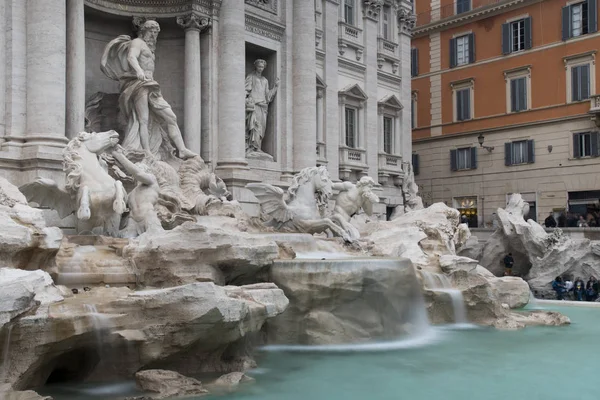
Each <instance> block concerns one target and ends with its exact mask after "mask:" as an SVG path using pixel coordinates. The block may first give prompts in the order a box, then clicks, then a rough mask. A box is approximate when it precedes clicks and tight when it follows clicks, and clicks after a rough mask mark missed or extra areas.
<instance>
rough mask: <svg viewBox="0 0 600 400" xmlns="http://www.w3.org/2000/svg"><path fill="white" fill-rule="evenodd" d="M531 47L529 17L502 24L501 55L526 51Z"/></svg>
mask: <svg viewBox="0 0 600 400" xmlns="http://www.w3.org/2000/svg"><path fill="white" fill-rule="evenodd" d="M531 46H532V37H531V17H527V18H523V19H519V20H517V21H512V22H507V23H505V24H502V53H503V54H510V53H514V52H517V51H522V50H527V49H530V48H531Z"/></svg>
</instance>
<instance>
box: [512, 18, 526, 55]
mask: <svg viewBox="0 0 600 400" xmlns="http://www.w3.org/2000/svg"><path fill="white" fill-rule="evenodd" d="M510 43H511V51H512V52H515V51H521V50H525V20H524V19H522V20H519V21H515V22H511V24H510Z"/></svg>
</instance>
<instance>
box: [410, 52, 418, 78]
mask: <svg viewBox="0 0 600 400" xmlns="http://www.w3.org/2000/svg"><path fill="white" fill-rule="evenodd" d="M417 75H419V49H417V48H414V49H410V76H417Z"/></svg>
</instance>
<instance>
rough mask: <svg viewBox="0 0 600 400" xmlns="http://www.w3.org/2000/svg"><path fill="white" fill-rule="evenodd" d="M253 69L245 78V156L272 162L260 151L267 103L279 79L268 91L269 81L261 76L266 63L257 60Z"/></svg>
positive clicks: (270, 99) (274, 92)
mask: <svg viewBox="0 0 600 400" xmlns="http://www.w3.org/2000/svg"><path fill="white" fill-rule="evenodd" d="M254 67H255V70H254V72H253V73H251V74H249V75H248V76H247V77H246V156H247V157H256V158H266V159H269V160H272V159H273V158H272V157H271V156H270V155H268V154H266V153H264V152H263V151H262V141H263V139H264V137H265V130H266V129H267V113H268V109H269V103H270V102H271V101H272V100H273V98H274V97H275V94H276V93H277V88H278V87H279V78H277V80H276V81H275V86H273V88H272V89H269V81H268V80H267V78H265V77H264V76H262V73H263V71H264V70H265V68H266V67H267V62H266V61H265V60H261V59H258V60H256V61H254Z"/></svg>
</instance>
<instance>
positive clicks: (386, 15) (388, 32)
mask: <svg viewBox="0 0 600 400" xmlns="http://www.w3.org/2000/svg"><path fill="white" fill-rule="evenodd" d="M381 36H383V38H384V39H385V40H392V8H391V7H390V6H384V7H383V11H382V13H381Z"/></svg>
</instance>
